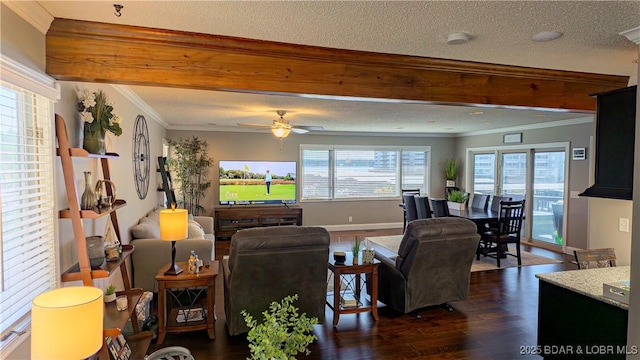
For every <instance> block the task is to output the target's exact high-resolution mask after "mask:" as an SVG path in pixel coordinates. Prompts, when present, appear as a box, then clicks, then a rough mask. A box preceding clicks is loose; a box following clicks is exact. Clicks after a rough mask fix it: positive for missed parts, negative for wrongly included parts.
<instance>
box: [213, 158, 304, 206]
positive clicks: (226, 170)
mask: <svg viewBox="0 0 640 360" xmlns="http://www.w3.org/2000/svg"><path fill="white" fill-rule="evenodd" d="M295 202H296V162H295V161H220V205H234V204H243V205H246V204H294V203H295Z"/></svg>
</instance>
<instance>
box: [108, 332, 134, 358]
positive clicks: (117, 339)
mask: <svg viewBox="0 0 640 360" xmlns="http://www.w3.org/2000/svg"><path fill="white" fill-rule="evenodd" d="M105 341H106V343H107V347H108V348H109V352H110V353H111V358H112V359H113V360H129V358H130V357H131V348H130V347H129V344H127V340H126V339H125V338H124V336H123V335H122V334H120V335H118V336H107V337H106V338H105Z"/></svg>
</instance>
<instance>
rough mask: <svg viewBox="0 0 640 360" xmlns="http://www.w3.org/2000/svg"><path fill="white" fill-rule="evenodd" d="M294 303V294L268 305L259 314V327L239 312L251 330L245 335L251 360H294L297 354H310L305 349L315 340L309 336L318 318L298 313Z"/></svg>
mask: <svg viewBox="0 0 640 360" xmlns="http://www.w3.org/2000/svg"><path fill="white" fill-rule="evenodd" d="M295 300H298V295H297V294H295V295H290V296H287V297H285V298H284V299H282V301H281V302H276V301H274V302H272V303H271V305H270V306H269V310H265V311H264V312H262V315H263V316H264V320H263V322H262V323H260V324H258V321H257V320H255V319H254V318H253V316H251V315H250V314H249V313H247V312H246V311H245V310H242V316H243V317H244V320H245V322H246V323H247V326H248V327H249V328H251V330H249V334H248V335H247V340H249V342H250V344H249V349H250V351H251V359H254V360H257V359H261V360H263V359H264V360H268V359H277V360H289V359H294V360H295V355H297V354H298V353H304V354H306V355H309V354H310V353H311V352H310V351H309V350H308V349H307V346H309V344H311V343H312V342H313V341H314V340H317V339H318V338H317V337H316V336H315V335H313V334H311V332H312V330H313V328H312V325H315V324H317V323H318V319H317V318H315V317H313V318H308V317H307V315H306V314H305V313H302V314H299V313H298V308H297V307H295V306H293V302H294V301H295Z"/></svg>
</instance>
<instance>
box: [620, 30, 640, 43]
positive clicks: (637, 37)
mask: <svg viewBox="0 0 640 360" xmlns="http://www.w3.org/2000/svg"><path fill="white" fill-rule="evenodd" d="M619 35H622V36H624V37H626V38H627V39H629V40H631V41H633V42H634V43H635V44H636V45H640V26H638V27H637V28H634V29H630V30H626V31H623V32H621V33H620V34H619Z"/></svg>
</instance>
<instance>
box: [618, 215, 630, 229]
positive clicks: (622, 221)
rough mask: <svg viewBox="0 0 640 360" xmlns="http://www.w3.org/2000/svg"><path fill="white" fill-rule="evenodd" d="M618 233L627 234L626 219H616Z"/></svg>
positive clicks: (627, 223) (627, 225) (627, 224)
mask: <svg viewBox="0 0 640 360" xmlns="http://www.w3.org/2000/svg"><path fill="white" fill-rule="evenodd" d="M618 231H621V232H629V219H628V218H619V219H618Z"/></svg>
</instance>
